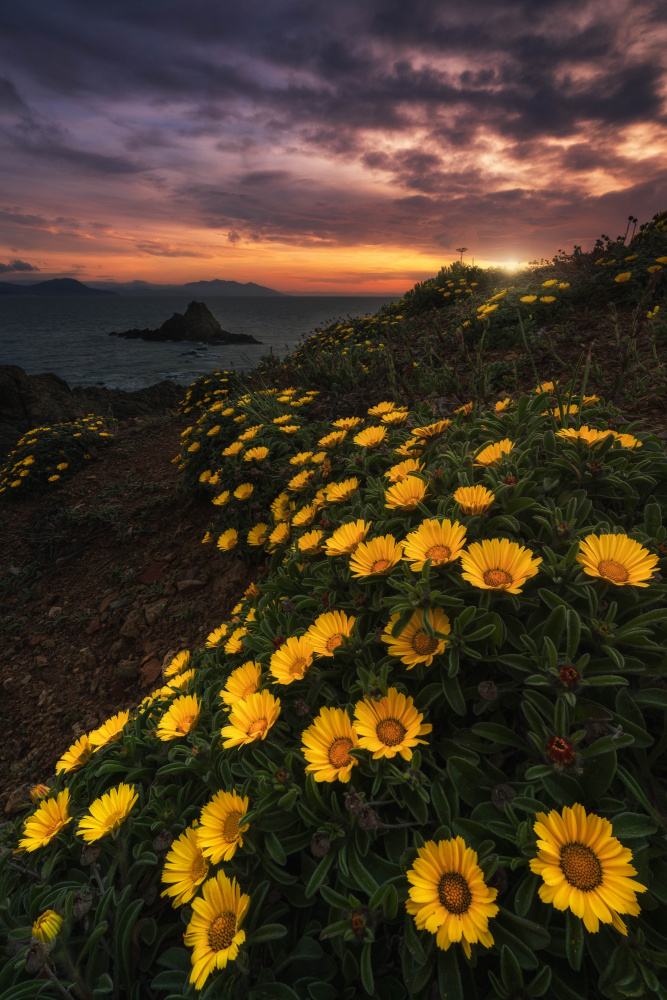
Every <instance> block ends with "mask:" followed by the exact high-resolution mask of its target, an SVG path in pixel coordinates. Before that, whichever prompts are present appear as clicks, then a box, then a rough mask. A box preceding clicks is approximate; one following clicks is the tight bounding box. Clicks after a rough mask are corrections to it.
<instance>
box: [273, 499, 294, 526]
mask: <svg viewBox="0 0 667 1000" xmlns="http://www.w3.org/2000/svg"><path fill="white" fill-rule="evenodd" d="M294 506H295V505H294V503H293V502H292V501H291V500H290V498H289V494H288V493H280V494H279V495H278V496H277V497H276V498H275V500H274V501H273V503H272V504H271V513H272V514H273V518H274V520H275V521H289V519H290V517H291V516H292V511H293V510H294Z"/></svg>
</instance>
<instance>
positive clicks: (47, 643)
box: [42, 639, 56, 649]
mask: <svg viewBox="0 0 667 1000" xmlns="http://www.w3.org/2000/svg"><path fill="white" fill-rule="evenodd" d="M42 646H44V649H55V648H56V640H55V639H45V640H44V642H43V643H42Z"/></svg>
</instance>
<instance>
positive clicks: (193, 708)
mask: <svg viewBox="0 0 667 1000" xmlns="http://www.w3.org/2000/svg"><path fill="white" fill-rule="evenodd" d="M200 713H201V703H200V701H199V699H198V698H197V696H196V695H193V694H184V695H182V696H181V697H180V698H177V699H176V701H174V703H173V704H172V705H170V706H169V708H168V709H167V711H166V712H165V713H164V715H163V716H162V718H161V719H160V722H159V724H158V727H157V737H158V739H160V740H162V742H163V743H167V742H168V741H169V740H177V739H179V738H180V737H181V736H187V734H188V733H190V732H192V730H193V729H196V728H197V723H198V722H199V715H200Z"/></svg>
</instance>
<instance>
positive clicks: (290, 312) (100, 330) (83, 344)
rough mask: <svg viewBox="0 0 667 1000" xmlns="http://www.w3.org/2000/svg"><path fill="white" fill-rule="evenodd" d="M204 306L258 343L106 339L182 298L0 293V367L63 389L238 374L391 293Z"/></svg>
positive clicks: (183, 302) (184, 299) (156, 319)
mask: <svg viewBox="0 0 667 1000" xmlns="http://www.w3.org/2000/svg"><path fill="white" fill-rule="evenodd" d="M205 301H206V305H207V306H208V308H209V309H210V311H211V312H212V313H213V315H214V316H215V317H216V319H217V320H218V321H219V323H220V325H221V326H222V328H223V329H224V330H227V331H228V332H229V333H245V334H252V336H253V337H255V338H256V339H257V340H259V341H261V344H230V345H227V346H218V347H212V346H209V345H206V344H198V343H194V342H191V341H179V342H173V343H169V342H165V343H161V342H158V343H153V342H148V341H144V340H124V339H122V338H119V337H110V336H109V335H108V334H109V333H110V332H111V331H112V330H118V331H122V330H131V329H133V328H135V327H136V328H138V329H144V328H146V327H148V328H150V329H155V328H157V327H159V326H161V325H162V323H164V321H165V320H166V319H169V317H170V316H172V315H173V313H175V312H180V313H183V312H185V310H186V308H187V305H188V296H187V295H184V296H156V297H154V298H153V297H146V298H144V297H141V298H139V297H133V296H108V297H106V296H105V297H99V298H97V297H95V298H84V297H82V298H78V297H62V298H60V297H53V298H38V297H35V298H30V297H20V298H19V297H17V298H10V297H4V296H3V297H2V298H0V364H5V365H20V367H21V368H23V369H24V371H26V372H27V374H28V375H35V374H38V373H41V372H52V373H53V374H54V375H58V376H60V378H62V379H64V380H65V381H66V382H67V383H68V384H69V385H70V386H75V385H81V386H91V385H102V386H106V387H107V388H109V389H112V388H113V389H125V390H127V391H129V390H133V389H141V388H144V387H145V386H148V385H152V384H153V383H155V382H160V381H161V380H162V379H170V380H171V381H173V382H177V383H179V384H182V385H188V384H189V383H190V382H193V381H194V380H195V379H196V378H198V377H199V376H200V375H203V374H204V373H205V372H209V371H214V370H216V369H220V368H226V369H236V370H237V371H244V370H247V369H249V368H252V367H254V366H255V365H257V364H258V363H259V362H260V360H261V358H262V357H263V356H264V355H269V354H274V355H277V356H278V357H284V356H285V355H286V354H287V353H288V352H291V351H294V349H295V348H296V347H298V346H299V344H300V343H301V342H302V341H303V340H304V339H305V338H306V337H308V336H309V335H310V334H311V333H314V332H315V331H316V330H318V329H322V328H323V327H324V326H325V325H326V324H328V323H330V322H331V321H332V320H345V319H349V318H351V317H355V316H370V315H372V314H373V313H375V312H377V310H378V309H379V308H380V306H381V305H383V304H384V303H386V302H396V301H397V297H388V298H380V297H370V296H361V297H360V296H356V297H344V296H331V297H325V296H296V295H294V296H292V295H286V296H281V297H276V298H269V297H267V298H252V297H239V298H236V297H235V298H210V299H208V300H205Z"/></svg>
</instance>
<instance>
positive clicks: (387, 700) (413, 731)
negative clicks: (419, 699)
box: [353, 688, 433, 760]
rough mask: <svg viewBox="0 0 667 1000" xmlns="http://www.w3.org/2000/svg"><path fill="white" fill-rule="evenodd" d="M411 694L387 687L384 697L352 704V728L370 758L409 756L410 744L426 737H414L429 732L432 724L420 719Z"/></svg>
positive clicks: (421, 716)
mask: <svg viewBox="0 0 667 1000" xmlns="http://www.w3.org/2000/svg"><path fill="white" fill-rule="evenodd" d="M423 718H424V716H423V715H422V714H421V713H420V712H418V711H417V709H416V708H415V706H414V702H413V700H412V698H410V697H407V696H406V695H404V694H403V693H402V692H399V691H398V690H397V688H389V690H388V691H387V693H386V695H385V696H384V698H380V700H379V701H373V700H372V699H371V698H364V700H363V701H359V702H357V704H356V705H355V706H354V722H353V725H354V728H355V729H356V731H357V735H358V736H359V746H360V747H361V749H362V750H370V751H371V753H372V754H373V760H378V758H380V757H390V758H391V757H395V756H396V754H400V755H401V757H402V758H403V759H404V760H412V747H415V746H417V744H418V743H426V740H420V739H418V737H419V736H426V734H427V733H430V732H431V730H432V728H433V727H432V726H431V725H430V724H429V723H424V722H422V720H423Z"/></svg>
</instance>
